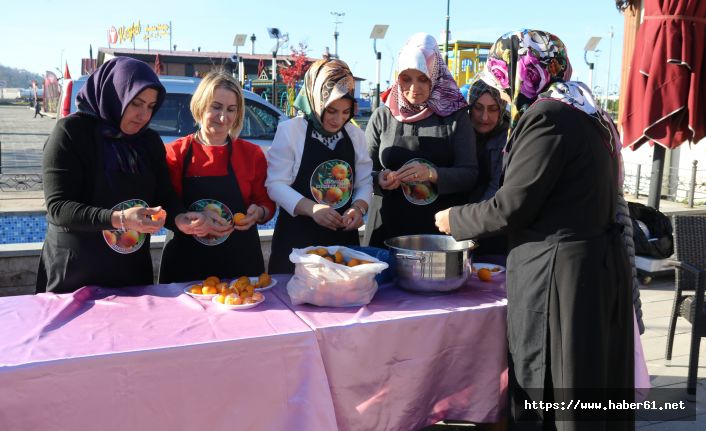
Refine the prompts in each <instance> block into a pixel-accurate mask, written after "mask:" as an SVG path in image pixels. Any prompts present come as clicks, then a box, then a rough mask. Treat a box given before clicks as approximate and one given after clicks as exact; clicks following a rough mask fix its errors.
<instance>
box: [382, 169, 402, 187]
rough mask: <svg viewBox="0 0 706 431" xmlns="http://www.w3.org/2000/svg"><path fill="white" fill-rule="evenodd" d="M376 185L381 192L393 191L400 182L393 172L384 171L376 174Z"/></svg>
mask: <svg viewBox="0 0 706 431" xmlns="http://www.w3.org/2000/svg"><path fill="white" fill-rule="evenodd" d="M378 184H380V187H382V189H383V190H394V189H396V188H398V187H399V186H400V180H399V179H398V178H397V174H396V173H395V172H393V171H391V170H389V169H385V170H384V171H382V172H380V173H379V174H378Z"/></svg>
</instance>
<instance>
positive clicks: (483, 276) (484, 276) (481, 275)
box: [477, 268, 493, 281]
mask: <svg viewBox="0 0 706 431" xmlns="http://www.w3.org/2000/svg"><path fill="white" fill-rule="evenodd" d="M477 275H478V279H479V280H482V281H490V280H492V279H493V274H492V273H491V272H490V270H489V269H488V268H481V269H479V270H478V274H477Z"/></svg>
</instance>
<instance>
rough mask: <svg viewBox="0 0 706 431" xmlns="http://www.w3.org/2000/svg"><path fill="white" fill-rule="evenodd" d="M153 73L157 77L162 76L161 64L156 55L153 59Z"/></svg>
mask: <svg viewBox="0 0 706 431" xmlns="http://www.w3.org/2000/svg"><path fill="white" fill-rule="evenodd" d="M154 73H156V74H157V75H161V74H162V62H161V61H160V59H159V54H157V55H156V56H155V58H154Z"/></svg>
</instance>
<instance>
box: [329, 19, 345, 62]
mask: <svg viewBox="0 0 706 431" xmlns="http://www.w3.org/2000/svg"><path fill="white" fill-rule="evenodd" d="M331 15H333V16H334V17H335V18H334V19H333V24H334V26H335V27H334V29H333V55H334V58H338V24H341V23H342V22H343V21H339V19H340V18H342V17H344V16H346V14H345V12H331Z"/></svg>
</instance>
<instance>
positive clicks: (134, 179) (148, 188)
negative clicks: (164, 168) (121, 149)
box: [36, 132, 157, 293]
mask: <svg viewBox="0 0 706 431" xmlns="http://www.w3.org/2000/svg"><path fill="white" fill-rule="evenodd" d="M102 140H103V138H102V137H100V136H99V132H96V142H98V144H97V151H96V154H97V166H98V167H99V168H98V169H96V176H95V187H94V188H93V196H92V197H91V199H90V201H89V202H86V204H88V205H92V206H96V207H101V208H113V207H115V205H117V204H119V203H122V202H126V201H134V200H142V201H144V202H145V203H147V205H148V206H153V203H154V199H155V191H156V184H157V180H156V176H155V174H154V172H152V171H151V170H150V167H151V165H150V163H148V161H149V160H147V159H146V160H144V161H145V162H146V163H144V164H143V165H144V171H145V172H142V173H139V174H133V173H123V172H113V173H111V174H110V184H109V183H108V179H107V178H106V175H107V174H106V172H105V169H103V166H104V163H103V160H104V157H105V155H104V153H103V150H104V145H102ZM129 206H132V204H129V205H128V207H129ZM132 232H134V231H132ZM135 233H136V232H135ZM125 234H126V233H122V232H116V231H113V232H111V233H106V234H105V235H106V236H104V233H103V232H102V231H97V232H96V231H91V232H89V231H76V230H71V229H70V228H67V227H63V226H57V225H55V224H52V223H47V234H46V238H45V239H44V246H43V247H42V256H41V258H40V262H39V270H38V273H37V286H36V287H37V292H55V293H68V292H73V291H75V290H76V289H78V288H80V287H82V286H86V285H98V286H104V287H124V286H135V285H145V284H152V283H153V282H154V278H153V271H152V258H151V256H150V235H149V234H143V235H139V237H140V238H142V240H143V241H142V244H141V245H140V246H139V247H138V246H137V244H139V242H138V243H137V244H135V245H133V246H130V245H129V243H122V242H119V243H118V245H121V244H122V245H125V247H124V248H120V249H117V248H111V246H110V245H109V243H108V240H107V236H112V235H115V236H113V238H114V239H116V238H121V237H122V236H123V235H125ZM130 235H134V234H130ZM128 236H129V235H126V236H125V239H124V240H125V241H128ZM130 242H133V241H132V240H130ZM117 250H120V251H117Z"/></svg>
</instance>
